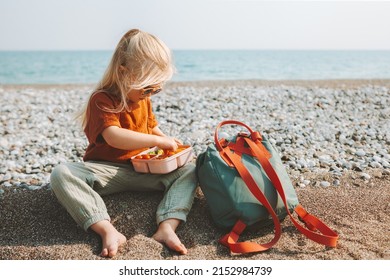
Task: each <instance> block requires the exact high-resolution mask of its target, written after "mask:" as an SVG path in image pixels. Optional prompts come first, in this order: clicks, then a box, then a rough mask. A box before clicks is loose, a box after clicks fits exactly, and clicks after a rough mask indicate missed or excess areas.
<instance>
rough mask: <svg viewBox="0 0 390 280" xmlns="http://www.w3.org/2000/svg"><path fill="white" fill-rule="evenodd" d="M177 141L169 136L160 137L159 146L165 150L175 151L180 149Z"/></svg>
mask: <svg viewBox="0 0 390 280" xmlns="http://www.w3.org/2000/svg"><path fill="white" fill-rule="evenodd" d="M176 140H177V139H175V138H172V137H168V136H160V137H159V143H158V144H157V146H158V147H159V148H161V149H163V150H173V151H175V150H176V149H177V148H178V143H177V142H176Z"/></svg>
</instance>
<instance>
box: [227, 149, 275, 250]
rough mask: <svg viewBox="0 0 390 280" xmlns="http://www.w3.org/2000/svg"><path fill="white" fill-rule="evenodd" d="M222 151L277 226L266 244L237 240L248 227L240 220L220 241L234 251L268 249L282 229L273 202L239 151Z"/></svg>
mask: <svg viewBox="0 0 390 280" xmlns="http://www.w3.org/2000/svg"><path fill="white" fill-rule="evenodd" d="M221 152H222V153H224V155H225V156H226V157H227V158H228V159H229V161H230V162H232V163H233V165H234V167H235V168H236V169H237V171H238V173H239V174H240V176H241V178H242V179H243V180H244V182H245V184H246V185H247V186H248V188H249V190H250V191H251V193H252V194H253V195H254V196H255V197H256V199H257V200H258V201H259V202H260V203H261V204H262V205H263V206H264V207H265V208H266V209H267V210H268V212H269V213H270V215H271V217H272V220H273V223H274V226H275V236H274V238H273V239H272V240H271V241H270V242H268V243H265V244H258V243H254V242H237V241H238V239H239V237H240V234H241V233H242V232H243V231H244V229H245V227H246V225H245V224H244V223H243V222H242V221H240V220H239V221H237V222H236V224H235V225H234V227H233V229H232V231H231V232H230V233H228V234H226V235H225V236H223V237H222V238H221V239H220V242H221V243H222V244H223V245H225V246H227V247H229V248H230V251H231V252H233V253H253V252H261V251H265V250H268V249H269V248H271V247H272V246H273V245H275V244H276V243H277V242H278V240H279V238H280V236H281V233H282V230H281V226H280V222H279V218H278V216H277V215H276V213H275V211H274V209H273V208H272V206H271V204H270V203H269V202H268V200H267V198H266V197H265V196H264V194H263V193H262V192H261V190H260V189H259V187H258V186H257V183H256V181H255V180H254V179H253V177H252V175H251V174H250V173H249V171H248V170H247V168H246V167H245V165H244V164H243V163H242V161H241V156H240V155H239V154H238V153H233V152H232V151H231V150H230V148H229V147H225V148H223V151H221Z"/></svg>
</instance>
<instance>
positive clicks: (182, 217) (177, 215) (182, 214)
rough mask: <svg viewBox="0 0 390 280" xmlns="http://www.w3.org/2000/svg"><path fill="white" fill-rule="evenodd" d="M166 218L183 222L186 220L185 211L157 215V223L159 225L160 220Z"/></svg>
mask: <svg viewBox="0 0 390 280" xmlns="http://www.w3.org/2000/svg"><path fill="white" fill-rule="evenodd" d="M168 219H177V220H181V221H183V222H186V221H187V213H185V212H173V213H166V214H164V215H159V216H157V218H156V220H157V225H159V224H160V223H161V222H163V221H165V220H168Z"/></svg>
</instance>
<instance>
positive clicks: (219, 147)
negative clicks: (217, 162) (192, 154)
mask: <svg viewBox="0 0 390 280" xmlns="http://www.w3.org/2000/svg"><path fill="white" fill-rule="evenodd" d="M227 124H235V125H239V126H243V127H245V128H246V129H247V130H248V131H249V132H250V137H251V139H252V140H253V141H256V140H260V141H261V140H262V137H261V134H260V133H259V132H257V131H253V130H252V129H251V128H250V127H249V126H247V125H246V124H244V123H242V122H239V121H235V120H226V121H222V122H220V123H219V124H218V125H217V127H216V129H215V133H214V142H215V146H216V148H217V150H218V151H219V152H220V151H222V150H223V147H222V145H221V143H220V141H219V137H218V131H219V130H220V128H221V127H222V126H224V125H227Z"/></svg>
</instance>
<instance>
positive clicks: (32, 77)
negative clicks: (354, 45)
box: [0, 50, 390, 84]
mask: <svg viewBox="0 0 390 280" xmlns="http://www.w3.org/2000/svg"><path fill="white" fill-rule="evenodd" d="M112 53H113V51H108V50H106V51H0V84H91V83H92V84H93V83H97V82H98V81H99V80H100V78H101V77H102V75H103V73H104V71H105V69H106V67H107V65H108V63H109V61H110V59H111V56H112ZM173 57H174V62H175V66H176V69H177V72H176V73H175V75H174V76H173V78H172V80H173V81H202V80H248V79H260V80H327V79H390V50H383V51H374V50H372V51H361V50H359V51H357V50H354V51H346V50H343V51H334V50H331V51H330V50H329V51H326V50H324V51H318V50H301V51H298V50H174V51H173Z"/></svg>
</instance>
